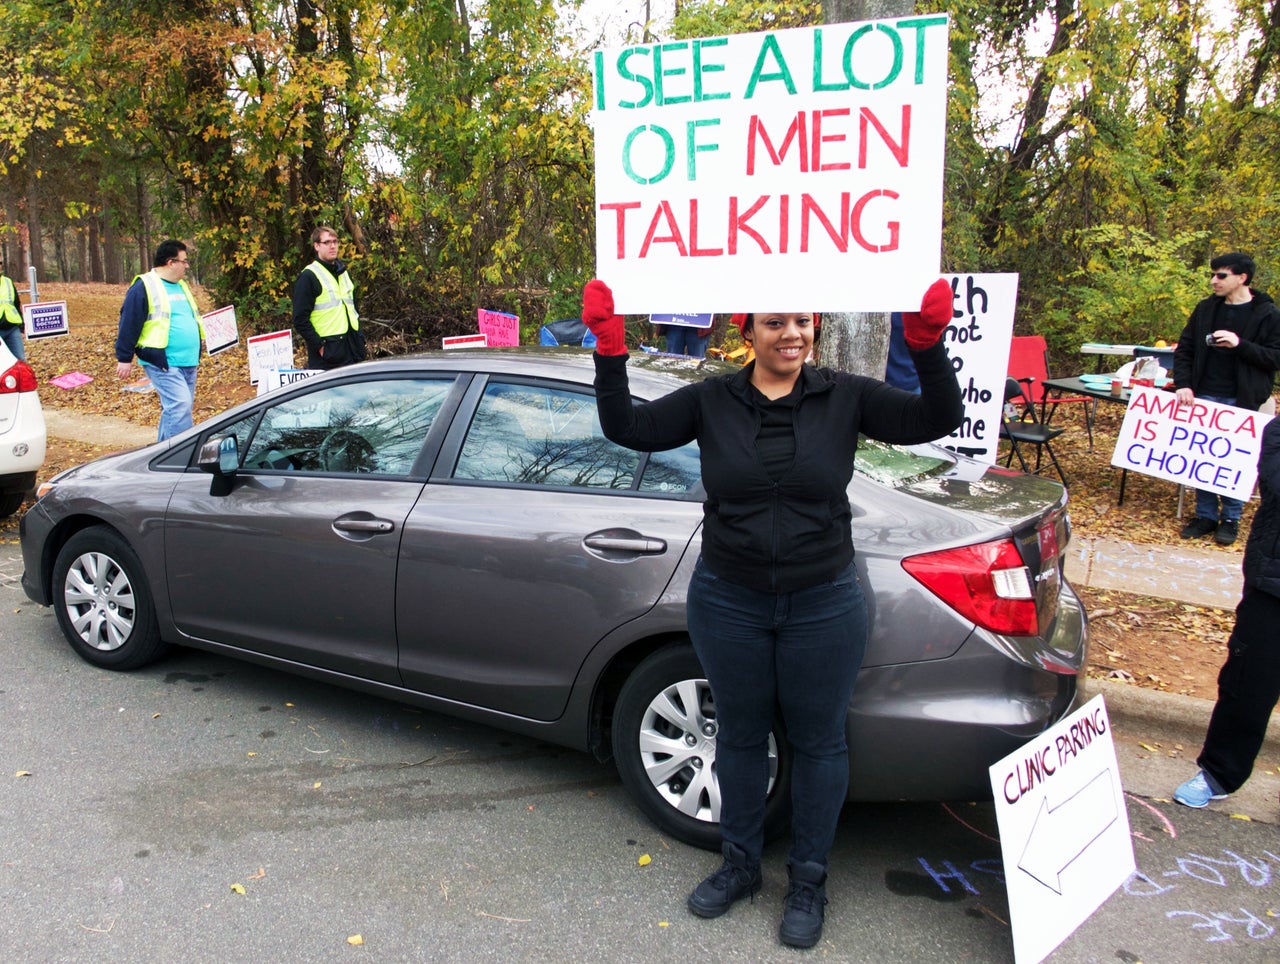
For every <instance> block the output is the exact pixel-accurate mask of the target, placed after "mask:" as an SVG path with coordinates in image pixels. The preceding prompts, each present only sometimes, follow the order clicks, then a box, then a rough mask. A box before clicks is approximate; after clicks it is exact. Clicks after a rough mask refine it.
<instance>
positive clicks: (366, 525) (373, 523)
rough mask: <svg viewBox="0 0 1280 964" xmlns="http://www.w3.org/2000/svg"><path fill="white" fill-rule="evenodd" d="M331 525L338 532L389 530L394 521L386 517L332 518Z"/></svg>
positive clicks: (392, 527) (393, 526)
mask: <svg viewBox="0 0 1280 964" xmlns="http://www.w3.org/2000/svg"><path fill="white" fill-rule="evenodd" d="M333 527H334V528H335V529H337V530H338V531H339V532H375V533H376V532H390V531H391V530H392V529H394V528H395V523H393V522H391V521H390V520H388V519H334V520H333Z"/></svg>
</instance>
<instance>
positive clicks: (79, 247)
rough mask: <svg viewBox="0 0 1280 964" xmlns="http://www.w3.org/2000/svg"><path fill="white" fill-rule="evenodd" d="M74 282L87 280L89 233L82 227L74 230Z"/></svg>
mask: <svg viewBox="0 0 1280 964" xmlns="http://www.w3.org/2000/svg"><path fill="white" fill-rule="evenodd" d="M75 280H76V281H88V280H89V231H88V228H86V227H85V226H84V225H80V226H79V227H77V228H76V276H75Z"/></svg>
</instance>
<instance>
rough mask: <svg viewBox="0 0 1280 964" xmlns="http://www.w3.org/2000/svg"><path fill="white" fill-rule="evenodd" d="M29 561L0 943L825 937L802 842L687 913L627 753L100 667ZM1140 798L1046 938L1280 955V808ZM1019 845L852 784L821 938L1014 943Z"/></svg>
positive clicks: (957, 808)
mask: <svg viewBox="0 0 1280 964" xmlns="http://www.w3.org/2000/svg"><path fill="white" fill-rule="evenodd" d="M20 572H21V562H20V559H19V558H18V557H17V552H16V547H14V546H0V614H2V615H0V712H2V714H3V716H2V717H0V721H2V722H3V726H2V727H0V828H2V831H0V957H2V958H3V959H4V960H9V961H41V962H43V961H77V962H83V961H107V960H111V961H121V960H130V961H178V960H181V961H186V962H198V961H228V960H244V959H268V960H272V959H273V960H287V961H331V960H332V961H349V960H357V959H359V960H376V961H436V960H439V961H458V960H467V961H472V960H475V961H484V960H495V961H496V960H502V961H513V960H514V961H564V960H589V959H590V960H599V961H635V960H653V961H686V960H696V959H707V960H717V961H762V960H765V961H769V960H791V959H795V958H798V957H800V956H802V954H803V953H804V952H798V951H791V950H788V949H785V948H782V947H780V946H779V945H778V943H777V937H776V930H777V924H778V919H779V914H780V904H781V900H782V895H783V892H784V888H785V869H784V864H785V845H783V844H778V845H775V846H773V847H772V848H771V849H770V850H769V851H768V853H767V855H766V867H765V886H764V890H763V893H762V894H761V895H760V896H759V897H758V898H757V900H756V901H755V903H753V904H744V905H740V906H738V907H736V908H734V910H733V911H732V912H731V913H730V914H729V915H728V916H727V917H725V918H721V919H719V920H715V921H703V920H699V919H695V918H693V917H691V916H690V915H689V914H688V913H687V911H686V910H685V908H684V898H685V895H686V894H687V892H688V890H689V888H690V887H691V886H692V885H693V884H694V883H696V882H697V880H698V879H700V877H701V876H702V875H703V874H705V873H706V872H708V871H710V870H711V869H714V867H715V866H716V865H717V863H718V858H717V857H716V856H714V855H712V854H708V853H705V852H702V851H697V850H693V849H690V848H688V847H685V846H683V845H681V844H678V843H674V842H671V841H666V840H664V839H663V838H662V837H661V836H660V835H659V834H658V833H657V832H656V831H655V830H654V829H653V828H652V827H651V826H650V825H649V824H648V823H647V822H646V821H645V820H644V819H643V818H642V817H641V816H640V815H639V814H638V812H637V811H636V810H635V809H634V808H633V807H632V806H631V804H630V803H629V801H628V799H627V797H626V795H625V794H624V792H623V790H622V788H621V785H620V784H619V782H618V780H617V778H616V777H615V775H614V773H613V771H612V769H611V768H610V767H608V766H605V765H601V764H598V763H596V762H595V761H593V760H592V759H590V758H589V757H587V756H586V755H584V754H579V753H575V752H573V751H569V750H563V749H560V748H557V747H552V746H548V745H545V744H541V743H538V742H536V741H532V740H527V739H524V738H521V737H514V736H511V735H508V734H505V733H502V732H500V731H497V730H493V729H489V728H487V727H483V726H476V725H473V724H466V723H459V722H457V721H453V720H450V719H448V718H445V717H442V716H437V715H434V714H430V713H423V712H420V711H417V710H414V709H412V708H408V707H404V706H400V705H398V704H394V703H389V702H386V701H383V700H378V699H372V698H369V697H366V696H362V695H359V694H355V693H350V692H347V691H344V690H340V689H336V688H333V687H329V686H325V685H319V684H315V683H311V682H308V681H305V680H301V679H297V678H294V677H290V676H286V675H283V674H280V673H275V672H271V671H267V670H263V669H260V668H257V667H253V666H250V665H248V664H242V663H237V662H234V661H231V660H228V659H224V658H221V657H213V656H207V655H204V654H200V653H195V652H191V651H178V652H176V653H175V654H173V655H172V656H170V657H169V658H167V659H166V660H164V661H162V662H161V663H159V664H157V665H154V666H152V667H149V668H148V669H146V670H143V671H140V672H137V673H132V674H116V673H110V672H107V671H103V670H99V669H95V668H93V667H91V666H89V665H87V664H86V663H83V662H82V661H80V660H79V659H78V658H77V657H76V656H75V655H74V654H73V653H72V651H71V650H70V648H69V647H68V646H67V645H66V644H65V642H64V641H63V640H62V638H61V635H60V633H59V631H58V628H57V624H56V621H55V619H54V616H53V613H52V611H51V610H42V609H40V608H39V607H36V606H35V605H33V604H31V603H30V602H29V601H27V599H26V597H25V596H24V595H23V593H22V591H21V588H20V587H19V586H18V584H17V576H18V575H19V574H20ZM1182 766H1183V768H1185V763H1184V764H1182ZM1127 802H1128V813H1129V820H1130V824H1131V829H1132V831H1133V841H1134V846H1135V851H1136V854H1137V860H1138V866H1139V868H1140V872H1141V875H1140V876H1139V877H1136V878H1133V879H1131V880H1130V882H1129V883H1128V884H1127V885H1126V886H1125V888H1124V889H1122V890H1121V891H1119V892H1117V893H1116V894H1115V895H1114V896H1112V897H1111V898H1110V899H1109V900H1108V901H1107V902H1106V903H1105V904H1104V905H1103V906H1102V907H1101V909H1100V910H1098V911H1097V912H1096V913H1095V914H1094V915H1093V917H1091V918H1090V919H1089V920H1088V921H1087V922H1086V923H1085V924H1084V925H1083V926H1082V927H1081V928H1080V929H1079V930H1078V931H1077V932H1076V933H1075V934H1074V935H1072V936H1071V937H1069V938H1068V939H1067V941H1066V942H1065V943H1064V944H1063V945H1062V946H1061V947H1060V948H1059V949H1058V950H1057V951H1056V952H1055V953H1054V954H1053V955H1052V956H1051V957H1050V958H1049V959H1050V960H1051V961H1055V962H1077V961H1102V960H1105V961H1115V960H1119V961H1131V962H1132V961H1147V962H1159V961H1213V960H1230V961H1233V962H1237V961H1275V960H1277V959H1280V933H1278V929H1280V917H1277V916H1276V915H1277V914H1280V845H1278V844H1277V838H1276V832H1275V827H1274V826H1269V825H1266V824H1263V823H1258V822H1251V821H1245V820H1235V819H1231V817H1230V816H1229V815H1228V814H1225V813H1219V812H1211V811H1203V812H1193V811H1189V810H1186V809H1185V808H1181V807H1178V806H1176V805H1174V804H1170V803H1167V802H1161V801H1159V800H1155V799H1148V798H1143V797H1138V796H1134V795H1127ZM644 855H647V856H648V857H649V858H650V861H649V862H648V863H647V865H642V864H641V862H640V859H641V857H642V856H644ZM1000 867H1001V861H1000V850H999V844H998V841H997V839H996V830H995V816H994V810H993V807H992V806H991V804H989V803H986V804H959V805H957V804H951V805H941V804H910V805H908V804H894V805H880V806H866V805H859V806H850V807H849V808H847V809H846V811H845V814H844V818H843V821H842V825H841V830H840V834H839V837H838V840H837V844H836V848H835V851H834V853H833V854H832V870H831V879H830V883H829V891H830V897H831V903H830V906H829V907H828V924H827V928H826V932H825V935H824V939H823V942H822V943H821V944H820V945H819V946H818V947H817V948H816V949H814V950H813V951H812V952H809V953H810V954H811V955H812V956H813V957H816V958H821V959H824V960H832V961H913V962H915V961H935V960H936V961H949V962H950V961H997V962H998V961H1011V960H1013V945H1012V939H1011V931H1010V926H1009V923H1008V919H1009V910H1008V899H1007V895H1006V889H1005V886H1004V882H1003V879H1002V876H1001V871H1000ZM355 935H360V938H361V939H362V941H363V943H362V944H359V945H353V944H351V943H349V939H352V938H353V937H354V936H355Z"/></svg>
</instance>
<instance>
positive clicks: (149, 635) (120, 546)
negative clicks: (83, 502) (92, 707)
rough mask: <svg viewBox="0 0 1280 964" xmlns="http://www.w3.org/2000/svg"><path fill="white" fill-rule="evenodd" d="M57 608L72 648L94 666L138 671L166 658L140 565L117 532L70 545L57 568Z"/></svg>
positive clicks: (98, 531) (103, 530) (85, 533)
mask: <svg viewBox="0 0 1280 964" xmlns="http://www.w3.org/2000/svg"><path fill="white" fill-rule="evenodd" d="M53 607H54V609H55V610H56V611H57V613H58V625H59V626H60V627H62V634H63V635H64V636H66V637H67V642H69V643H70V644H71V648H72V649H74V650H75V651H76V652H77V653H78V654H79V655H80V657H81V659H83V660H85V661H86V662H89V663H92V664H93V665H94V666H101V667H103V668H105V669H116V670H130V669H137V668H138V667H140V666H145V665H146V664H147V663H150V662H152V661H153V660H155V659H156V658H157V657H158V656H159V655H160V654H161V653H162V652H164V649H165V644H164V643H163V642H162V641H161V639H160V626H159V623H158V621H157V620H156V607H155V604H154V603H153V602H152V599H151V587H150V586H149V585H148V583H147V579H146V573H145V572H144V571H143V569H142V563H141V561H139V559H138V556H137V554H136V553H134V551H133V549H131V548H130V547H129V544H128V543H127V542H125V541H124V539H123V538H122V537H121V536H120V534H119V533H117V532H116V531H115V530H114V529H109V528H107V527H106V526H94V527H92V528H90V529H84V530H82V531H80V532H77V533H76V534H75V535H74V536H72V537H71V538H70V539H68V540H67V544H66V545H65V546H63V547H62V551H60V552H59V553H58V558H57V561H56V562H55V563H54V566H53Z"/></svg>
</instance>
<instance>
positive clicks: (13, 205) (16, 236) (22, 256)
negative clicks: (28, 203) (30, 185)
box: [5, 181, 27, 284]
mask: <svg viewBox="0 0 1280 964" xmlns="http://www.w3.org/2000/svg"><path fill="white" fill-rule="evenodd" d="M5 211H6V214H5V221H6V222H7V224H8V226H9V227H10V228H11V229H12V231H11V233H10V234H9V235H8V237H7V239H6V244H5V268H6V269H8V275H9V277H10V278H16V279H23V278H26V276H27V249H26V246H25V245H24V244H23V241H22V236H23V230H22V228H23V221H22V208H21V206H20V205H19V203H18V196H17V193H16V192H15V191H14V188H13V182H12V181H9V190H8V191H6V192H5ZM14 284H21V281H20V280H19V281H15V282H14Z"/></svg>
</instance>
